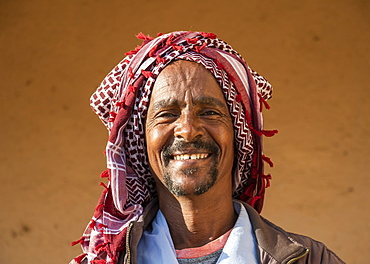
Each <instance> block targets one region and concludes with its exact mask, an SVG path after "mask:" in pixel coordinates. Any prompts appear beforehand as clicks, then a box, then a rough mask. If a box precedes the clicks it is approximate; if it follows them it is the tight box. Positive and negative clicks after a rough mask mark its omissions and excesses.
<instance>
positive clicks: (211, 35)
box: [200, 32, 217, 39]
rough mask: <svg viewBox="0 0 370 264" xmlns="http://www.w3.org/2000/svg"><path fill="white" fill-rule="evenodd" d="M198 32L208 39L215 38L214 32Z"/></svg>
mask: <svg viewBox="0 0 370 264" xmlns="http://www.w3.org/2000/svg"><path fill="white" fill-rule="evenodd" d="M200 34H201V35H202V36H203V37H205V38H209V39H215V38H217V36H216V34H214V33H206V32H200Z"/></svg>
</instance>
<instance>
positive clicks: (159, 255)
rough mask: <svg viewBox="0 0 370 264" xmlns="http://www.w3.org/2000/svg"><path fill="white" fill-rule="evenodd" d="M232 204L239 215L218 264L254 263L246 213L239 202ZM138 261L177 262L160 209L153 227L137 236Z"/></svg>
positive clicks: (252, 237)
mask: <svg viewBox="0 0 370 264" xmlns="http://www.w3.org/2000/svg"><path fill="white" fill-rule="evenodd" d="M234 208H235V211H236V212H239V216H238V219H237V221H236V223H235V225H234V227H233V229H232V231H231V233H230V236H229V238H228V239H227V242H226V244H225V246H224V248H223V250H222V253H221V255H220V257H219V259H218V261H217V264H231V263H232V264H245V263H250V264H257V263H258V258H257V256H258V248H257V243H256V237H255V234H254V232H253V229H252V225H251V222H250V220H249V216H248V213H247V211H246V210H245V208H244V206H243V205H241V204H240V203H238V202H234ZM138 263H139V264H152V263H166V264H178V261H177V258H176V251H175V247H174V245H173V242H172V238H171V235H170V230H169V228H168V225H167V221H166V219H165V217H164V215H163V214H162V212H161V211H160V210H159V211H158V213H157V215H156V217H155V218H154V220H153V222H152V229H150V230H145V231H144V233H143V236H142V237H141V239H140V242H139V245H138Z"/></svg>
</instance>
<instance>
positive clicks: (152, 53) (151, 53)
mask: <svg viewBox="0 0 370 264" xmlns="http://www.w3.org/2000/svg"><path fill="white" fill-rule="evenodd" d="M157 48H158V45H155V46H154V47H153V48H152V49H151V50H150V51H149V54H148V55H149V57H153V56H154V53H155V52H156V51H157Z"/></svg>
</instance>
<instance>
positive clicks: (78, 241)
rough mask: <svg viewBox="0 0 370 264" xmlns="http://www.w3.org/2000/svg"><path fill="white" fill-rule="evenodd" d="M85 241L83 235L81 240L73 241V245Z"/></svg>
mask: <svg viewBox="0 0 370 264" xmlns="http://www.w3.org/2000/svg"><path fill="white" fill-rule="evenodd" d="M83 242H85V238H84V237H83V236H82V237H80V239H79V240H76V241H72V242H71V246H74V245H77V244H82V243H83Z"/></svg>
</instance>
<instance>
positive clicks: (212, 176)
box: [163, 157, 218, 197]
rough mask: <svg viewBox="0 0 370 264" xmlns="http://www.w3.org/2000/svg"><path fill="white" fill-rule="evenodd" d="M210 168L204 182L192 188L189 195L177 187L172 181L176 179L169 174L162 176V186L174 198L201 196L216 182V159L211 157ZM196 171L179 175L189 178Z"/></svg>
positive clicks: (184, 171) (196, 169) (180, 187)
mask: <svg viewBox="0 0 370 264" xmlns="http://www.w3.org/2000/svg"><path fill="white" fill-rule="evenodd" d="M212 158H213V161H212V166H211V167H210V170H209V171H208V177H207V178H206V180H205V181H203V182H201V183H200V184H198V186H194V189H193V191H192V192H191V193H187V192H186V191H185V190H184V188H183V187H182V186H180V185H177V184H175V183H174V181H173V177H176V175H172V173H171V172H169V171H167V172H165V173H164V175H163V179H164V184H165V185H166V187H167V189H168V190H169V191H170V192H171V193H172V194H173V195H175V196H177V197H180V196H184V195H189V194H194V195H201V194H203V193H205V192H207V191H208V190H209V189H211V187H212V186H213V185H214V184H215V182H216V180H217V175H218V169H217V163H218V162H217V160H215V158H216V159H217V157H212ZM197 171H198V168H191V169H186V170H182V171H181V173H183V174H185V175H186V176H191V175H192V174H194V173H195V172H197Z"/></svg>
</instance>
